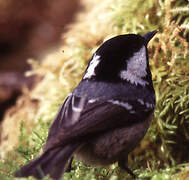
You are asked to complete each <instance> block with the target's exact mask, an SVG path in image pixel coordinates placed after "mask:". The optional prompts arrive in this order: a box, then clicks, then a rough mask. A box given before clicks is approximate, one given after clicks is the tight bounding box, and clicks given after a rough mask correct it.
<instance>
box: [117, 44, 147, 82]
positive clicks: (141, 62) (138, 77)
mask: <svg viewBox="0 0 189 180" xmlns="http://www.w3.org/2000/svg"><path fill="white" fill-rule="evenodd" d="M146 69H147V61H146V49H145V46H142V48H141V49H139V51H137V52H135V53H134V54H133V56H132V57H131V58H130V59H129V61H128V62H127V70H122V71H121V72H120V78H121V79H123V80H127V81H130V82H131V83H132V84H136V85H137V84H140V85H142V86H145V85H147V84H149V83H148V82H147V81H144V80H143V79H142V77H145V76H146V75H147V72H146Z"/></svg>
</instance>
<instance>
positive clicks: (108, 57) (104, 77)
mask: <svg viewBox="0 0 189 180" xmlns="http://www.w3.org/2000/svg"><path fill="white" fill-rule="evenodd" d="M156 32H157V31H152V32H149V33H147V34H145V35H143V36H141V35H136V34H127V35H119V36H116V37H113V38H111V39H109V40H107V41H106V42H104V43H103V44H102V45H101V46H100V47H99V48H98V49H97V51H96V52H95V53H94V55H93V57H92V59H91V60H90V62H89V65H88V67H87V70H86V72H85V74H84V76H83V79H84V80H85V79H88V80H97V81H109V82H120V81H122V82H129V83H132V84H135V85H138V84H139V85H142V86H145V85H148V84H149V81H150V80H151V73H150V69H149V63H148V51H147V44H148V42H149V41H150V40H151V38H152V37H153V36H154V35H155V34H156Z"/></svg>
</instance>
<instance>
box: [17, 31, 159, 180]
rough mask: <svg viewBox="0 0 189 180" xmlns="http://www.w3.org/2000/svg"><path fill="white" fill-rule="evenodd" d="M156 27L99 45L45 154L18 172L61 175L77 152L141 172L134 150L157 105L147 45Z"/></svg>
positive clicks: (88, 160) (54, 126)
mask: <svg viewBox="0 0 189 180" xmlns="http://www.w3.org/2000/svg"><path fill="white" fill-rule="evenodd" d="M156 32H157V31H152V32H148V33H147V34H145V35H143V36H141V35H137V34H126V35H119V36H116V37H113V38H111V39H109V40H107V41H106V42H104V43H103V44H102V45H101V46H100V47H99V48H98V49H97V51H96V52H95V53H94V54H93V56H92V58H91V60H90V62H89V65H88V67H87V69H86V71H85V73H84V76H83V78H82V80H81V82H80V83H79V85H78V86H77V87H76V88H75V89H74V90H73V92H72V93H71V94H70V95H68V97H67V98H66V99H65V100H64V102H63V104H62V105H61V107H60V110H59V112H58V114H57V116H56V117H55V119H54V121H53V123H52V125H51V127H50V131H49V134H48V137H47V142H46V144H45V146H44V149H43V153H42V154H41V155H40V156H39V157H37V158H36V159H34V160H33V161H31V162H30V163H29V164H26V165H25V166H23V167H22V168H21V169H20V170H18V171H17V172H16V173H15V176H16V177H27V176H34V177H36V178H37V179H42V178H43V177H44V176H45V175H47V174H49V175H50V177H51V178H53V179H55V180H58V179H60V178H61V176H62V175H63V173H64V172H65V171H69V170H70V167H71V161H72V159H73V157H76V158H77V159H78V160H80V161H83V162H85V163H87V164H89V165H102V166H106V165H110V164H112V163H115V162H118V165H119V167H121V168H122V169H124V170H126V171H127V172H128V173H129V174H130V175H131V176H133V177H135V174H134V173H133V172H132V171H131V170H130V169H129V168H128V154H129V153H130V152H131V151H133V149H134V148H135V147H136V146H137V145H138V144H139V143H140V141H141V140H142V138H143V137H144V135H145V134H146V131H147V129H148V127H149V124H150V121H151V118H152V114H153V111H154V108H155V92H154V88H153V84H152V77H151V72H150V67H149V61H148V51H147V44H148V42H149V41H150V40H151V38H152V37H153V36H154V35H155V34H156Z"/></svg>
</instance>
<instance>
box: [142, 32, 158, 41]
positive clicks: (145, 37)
mask: <svg viewBox="0 0 189 180" xmlns="http://www.w3.org/2000/svg"><path fill="white" fill-rule="evenodd" d="M157 32H158V31H157V30H155V31H152V32H148V33H146V34H145V35H143V37H144V39H145V40H146V44H148V42H149V41H150V40H151V39H152V38H153V37H154V35H155V34H156V33H157Z"/></svg>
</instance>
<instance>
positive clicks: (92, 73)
mask: <svg viewBox="0 0 189 180" xmlns="http://www.w3.org/2000/svg"><path fill="white" fill-rule="evenodd" d="M99 62H100V56H99V55H96V54H95V55H94V56H93V59H92V60H91V62H90V64H89V67H88V68H87V71H86V73H85V75H84V77H83V79H90V78H91V77H93V76H95V75H96V73H95V68H96V67H97V66H98V64H99Z"/></svg>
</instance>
